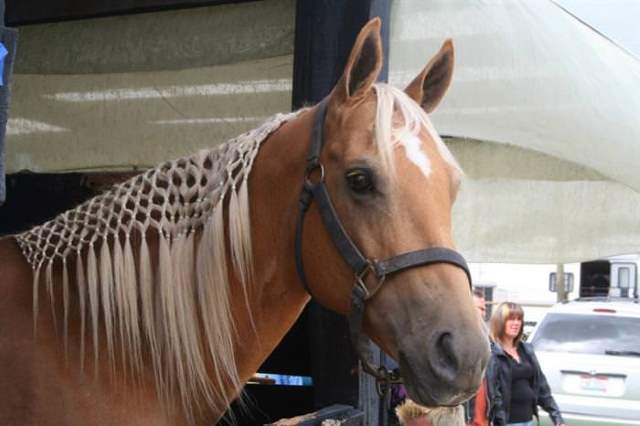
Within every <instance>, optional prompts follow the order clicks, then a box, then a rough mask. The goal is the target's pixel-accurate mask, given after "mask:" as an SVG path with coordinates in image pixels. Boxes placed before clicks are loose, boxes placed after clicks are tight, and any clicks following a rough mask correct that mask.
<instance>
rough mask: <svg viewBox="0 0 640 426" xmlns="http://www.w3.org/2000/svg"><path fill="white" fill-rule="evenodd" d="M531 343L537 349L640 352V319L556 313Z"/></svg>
mask: <svg viewBox="0 0 640 426" xmlns="http://www.w3.org/2000/svg"><path fill="white" fill-rule="evenodd" d="M531 343H532V344H533V346H534V347H535V349H536V350H537V351H548V352H573V353H585V354H605V353H606V354H611V355H614V354H618V355H620V354H640V318H629V317H618V316H612V315H575V314H557V313H556V314H553V313H552V314H548V315H547V316H545V318H544V319H543V320H542V322H541V323H540V326H539V327H538V330H537V331H536V333H535V335H534V336H533V340H532V341H531Z"/></svg>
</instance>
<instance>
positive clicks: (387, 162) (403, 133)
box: [374, 83, 462, 177]
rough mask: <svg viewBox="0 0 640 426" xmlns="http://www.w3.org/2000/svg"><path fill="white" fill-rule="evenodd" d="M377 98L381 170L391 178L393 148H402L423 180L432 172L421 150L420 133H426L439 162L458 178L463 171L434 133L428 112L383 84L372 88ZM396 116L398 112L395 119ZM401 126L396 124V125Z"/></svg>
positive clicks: (403, 94)
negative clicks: (397, 115)
mask: <svg viewBox="0 0 640 426" xmlns="http://www.w3.org/2000/svg"><path fill="white" fill-rule="evenodd" d="M374 89H375V94H376V97H377V107H376V121H375V143H376V148H377V150H378V152H379V155H380V157H381V160H382V164H383V167H384V169H385V171H386V172H387V173H389V174H390V175H391V176H395V167H394V164H395V162H394V157H393V152H394V149H395V148H396V147H397V146H399V145H403V146H404V148H405V150H406V153H407V157H408V158H409V159H410V160H411V161H412V162H414V163H415V164H416V166H417V167H419V168H420V169H421V171H422V172H423V174H425V176H426V177H428V176H429V174H430V172H431V166H430V160H429V158H428V157H427V155H426V153H425V152H424V151H422V150H421V144H422V143H423V142H422V141H421V140H420V133H421V132H422V131H426V132H427V133H428V134H429V136H430V137H431V139H432V141H433V143H434V144H435V146H436V149H437V151H438V153H439V154H440V155H441V157H442V159H443V160H444V161H445V162H446V163H447V164H449V165H450V166H451V167H452V169H453V171H454V173H456V174H458V175H461V174H462V169H461V167H460V165H459V164H458V162H457V161H456V159H455V158H454V157H453V154H451V151H449V148H447V146H446V145H445V143H444V142H443V141H442V138H440V135H439V134H438V132H436V130H435V128H434V126H433V124H432V123H431V120H430V119H429V116H428V115H427V113H426V112H425V111H424V110H423V109H422V108H421V107H420V105H418V104H417V103H416V102H415V101H413V100H412V99H411V98H410V97H409V96H408V95H407V94H406V93H405V92H403V91H402V90H400V89H398V88H396V87H393V86H391V85H389V84H386V83H376V84H375V85H374ZM395 113H399V117H398V118H399V120H396V117H395V116H394V114H395ZM398 122H399V123H400V125H396V123H398Z"/></svg>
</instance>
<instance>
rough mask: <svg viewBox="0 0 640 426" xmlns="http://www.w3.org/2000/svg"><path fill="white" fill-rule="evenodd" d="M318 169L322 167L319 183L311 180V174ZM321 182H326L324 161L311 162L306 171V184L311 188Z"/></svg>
mask: <svg viewBox="0 0 640 426" xmlns="http://www.w3.org/2000/svg"><path fill="white" fill-rule="evenodd" d="M317 169H320V180H319V181H318V182H317V183H313V181H312V180H311V174H312V173H313V172H314V171H316V170H317ZM319 183H324V166H323V165H322V163H315V164H310V165H309V166H307V168H306V170H305V171H304V184H305V186H307V187H309V188H310V187H312V186H314V185H317V184H319Z"/></svg>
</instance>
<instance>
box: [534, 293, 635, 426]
mask: <svg viewBox="0 0 640 426" xmlns="http://www.w3.org/2000/svg"><path fill="white" fill-rule="evenodd" d="M529 341H530V342H531V343H532V344H533V346H534V348H535V352H536V355H537V356H538V360H539V361H540V366H541V367H542V370H543V372H544V374H545V376H546V377H547V380H548V382H549V386H550V387H551V391H552V393H553V397H554V398H555V400H556V402H557V403H558V405H559V406H560V411H561V412H562V415H563V417H564V419H565V421H566V424H567V426H604V425H639V426H640V303H638V301H637V300H634V299H610V298H588V299H578V300H575V301H571V302H568V303H561V304H558V305H555V306H554V307H553V308H551V309H550V310H549V311H548V312H547V313H546V314H545V316H544V317H543V318H542V320H541V321H540V322H539V323H538V325H537V326H536V328H535V329H534V330H533V332H532V334H531V336H530V337H529ZM540 417H541V424H542V425H548V424H550V423H549V421H548V419H547V418H546V417H547V416H540Z"/></svg>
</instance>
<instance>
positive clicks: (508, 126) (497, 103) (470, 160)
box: [390, 0, 640, 263]
mask: <svg viewBox="0 0 640 426" xmlns="http://www.w3.org/2000/svg"><path fill="white" fill-rule="evenodd" d="M615 3H616V2H615V1H612V2H607V8H608V9H612V8H613V9H615V7H616V6H615ZM392 19H393V20H392V25H391V63H390V79H391V81H392V82H395V83H396V84H398V85H403V84H406V83H407V82H408V81H410V78H412V77H413V76H414V75H415V74H416V72H417V71H418V70H419V69H420V67H422V66H424V62H425V61H426V58H429V57H430V56H431V55H433V53H434V52H436V51H437V49H438V48H439V46H440V45H441V43H442V42H443V40H444V39H445V38H448V37H451V38H452V39H453V40H454V45H455V49H456V70H455V72H454V80H453V83H452V86H451V89H450V91H449V93H448V94H447V96H446V97H445V100H444V102H443V104H442V105H441V106H440V107H439V109H438V110H437V111H436V112H435V113H434V115H433V121H434V124H435V126H436V128H437V129H438V131H439V132H440V133H441V134H443V135H448V136H451V137H452V138H453V139H452V141H453V143H452V146H453V148H454V150H455V152H456V154H457V156H458V158H459V159H460V160H461V163H462V166H463V168H465V170H466V171H467V181H466V182H465V183H464V185H463V191H462V194H461V196H460V197H459V199H458V202H457V205H456V208H455V218H454V224H455V230H456V240H457V242H458V244H459V246H460V248H461V249H462V250H463V252H465V253H466V254H467V255H468V256H469V258H470V259H471V260H472V261H475V262H521V263H524V262H536V263H556V262H570V261H578V260H587V259H592V258H598V257H601V256H608V255H615V254H622V253H630V252H631V253H633V252H639V251H640V194H639V193H638V191H640V167H638V162H639V160H640V120H639V119H638V117H639V116H640V62H639V61H638V59H637V58H635V57H634V56H633V55H632V54H630V53H629V52H628V51H626V50H625V49H624V48H622V47H621V46H620V45H618V44H616V43H614V42H613V41H611V40H610V39H608V38H606V37H604V36H603V35H602V34H600V33H599V32H597V31H595V30H594V29H593V28H591V27H590V26H588V25H586V24H585V23H584V22H582V21H581V20H579V19H577V18H576V17H575V16H572V15H571V14H570V13H568V12H567V11H565V10H564V9H562V8H561V7H559V6H558V5H557V4H556V3H554V2H552V1H537V2H513V1H507V0H505V1H499V0H498V1H490V2H487V1H474V0H465V1H456V2H450V1H447V0H429V1H413V0H402V1H398V2H395V3H394V7H393V8H392Z"/></svg>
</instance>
